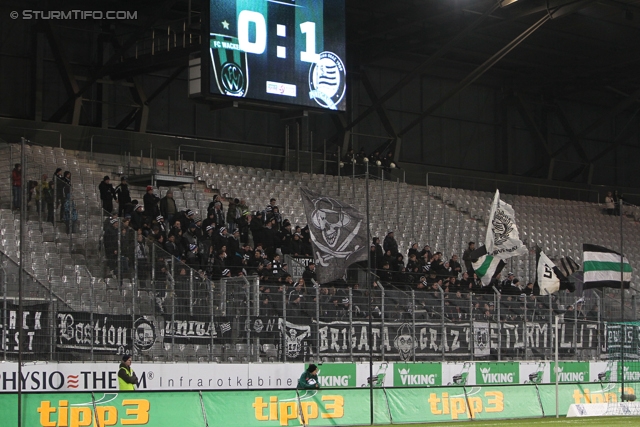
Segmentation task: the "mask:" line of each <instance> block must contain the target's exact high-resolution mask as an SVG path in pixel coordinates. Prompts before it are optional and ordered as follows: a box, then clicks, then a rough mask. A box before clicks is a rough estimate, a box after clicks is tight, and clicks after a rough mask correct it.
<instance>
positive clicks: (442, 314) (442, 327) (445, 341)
mask: <svg viewBox="0 0 640 427" xmlns="http://www.w3.org/2000/svg"><path fill="white" fill-rule="evenodd" d="M436 286H437V287H438V291H439V292H440V339H441V342H442V345H441V347H442V348H441V349H440V350H441V354H442V361H443V362H444V355H445V347H446V344H447V335H446V333H445V330H444V291H443V290H442V287H441V286H440V285H438V284H437V283H436Z"/></svg>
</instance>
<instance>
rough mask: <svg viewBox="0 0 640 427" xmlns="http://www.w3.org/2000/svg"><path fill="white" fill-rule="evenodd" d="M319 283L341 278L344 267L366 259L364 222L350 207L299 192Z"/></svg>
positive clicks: (325, 197)
mask: <svg viewBox="0 0 640 427" xmlns="http://www.w3.org/2000/svg"><path fill="white" fill-rule="evenodd" d="M300 192H301V194H302V202H303V203H304V211H305V214H306V216H307V224H308V225H309V233H310V235H311V242H312V244H313V254H314V258H315V260H316V276H317V279H318V282H319V283H328V282H331V281H333V280H336V279H338V278H340V277H342V276H343V275H344V274H345V271H346V269H347V267H348V266H349V265H351V264H353V263H355V262H358V261H363V260H366V259H367V255H368V253H367V221H366V219H365V217H364V215H362V214H361V213H360V212H358V210H357V209H356V208H354V207H353V206H351V205H349V204H347V203H344V202H341V201H339V200H336V199H334V198H333V197H329V196H323V195H321V194H319V193H315V192H313V191H311V190H309V189H306V188H300Z"/></svg>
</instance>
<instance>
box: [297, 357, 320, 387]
mask: <svg viewBox="0 0 640 427" xmlns="http://www.w3.org/2000/svg"><path fill="white" fill-rule="evenodd" d="M298 388H299V389H303V390H311V389H318V388H320V383H319V382H318V367H317V366H316V365H314V364H313V363H312V364H310V365H309V367H308V368H307V369H306V370H305V371H304V372H303V373H302V375H300V379H299V380H298Z"/></svg>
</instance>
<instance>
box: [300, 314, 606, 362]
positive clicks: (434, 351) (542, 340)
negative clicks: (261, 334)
mask: <svg viewBox="0 0 640 427" xmlns="http://www.w3.org/2000/svg"><path fill="white" fill-rule="evenodd" d="M294 326H295V327H297V328H302V327H303V326H302V325H294ZM368 328H369V324H368V322H362V321H359V322H353V329H352V330H351V333H349V329H350V328H349V324H348V323H346V322H331V323H324V322H320V324H319V326H318V335H317V337H313V338H311V339H310V340H309V339H308V338H307V340H309V341H310V343H311V344H313V345H314V346H315V345H316V342H317V343H318V346H319V350H320V355H321V356H337V357H348V356H350V355H351V354H353V356H354V357H367V356H368V355H369V345H373V353H374V355H378V356H379V355H380V354H381V352H382V347H383V346H384V353H385V357H389V358H390V359H396V358H397V359H399V360H409V359H410V358H413V351H414V349H415V354H416V360H424V359H427V358H432V357H437V356H441V355H442V352H443V346H444V353H445V354H449V355H453V356H465V357H469V356H470V355H471V352H472V351H473V353H474V356H476V357H482V356H489V355H490V354H495V353H497V351H498V347H500V351H501V352H503V353H508V352H509V351H514V350H516V351H517V350H524V349H525V348H528V349H531V350H532V351H534V352H535V351H536V350H537V351H544V349H551V348H552V347H553V346H554V336H553V331H552V329H551V325H550V324H548V323H544V322H528V323H527V324H526V328H525V325H524V324H523V323H522V322H518V323H508V322H505V323H486V322H485V323H483V322H475V323H473V325H471V324H470V323H445V325H444V333H442V332H441V331H442V324H441V323H440V322H416V324H415V333H414V332H413V325H412V324H411V323H396V322H394V323H385V324H384V332H383V331H382V329H381V324H380V323H375V324H374V325H373V328H372V331H373V342H372V343H370V342H369V333H368ZM312 330H315V328H312V329H310V331H312ZM598 332H599V331H598V327H597V324H595V323H588V322H578V323H573V322H566V323H564V324H562V325H559V329H558V334H559V335H558V338H559V339H558V345H559V348H560V350H561V351H566V350H571V349H576V350H583V349H593V350H597V349H598V342H599V340H598ZM574 333H575V340H574ZM296 336H299V333H297V334H296ZM305 338H306V337H305ZM289 341H291V340H289ZM294 344H295V343H294ZM350 347H351V348H350Z"/></svg>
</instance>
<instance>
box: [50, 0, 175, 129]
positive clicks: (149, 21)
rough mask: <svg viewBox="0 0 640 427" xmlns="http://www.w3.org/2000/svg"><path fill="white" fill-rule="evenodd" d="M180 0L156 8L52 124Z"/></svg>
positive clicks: (90, 78)
mask: <svg viewBox="0 0 640 427" xmlns="http://www.w3.org/2000/svg"><path fill="white" fill-rule="evenodd" d="M177 1H178V0H166V1H165V2H164V3H162V4H160V5H158V7H157V8H154V11H155V13H154V14H152V15H151V16H150V17H149V18H148V19H147V20H146V21H145V23H144V24H143V25H141V26H140V27H139V28H138V29H137V30H136V31H135V32H134V33H133V34H132V35H131V36H130V37H129V38H128V39H127V40H126V41H125V42H124V43H123V44H122V46H121V47H120V48H119V49H117V50H116V51H115V52H114V53H113V55H111V58H109V60H108V61H107V62H105V63H104V64H102V66H100V67H99V68H98V69H97V70H95V71H94V72H93V73H92V74H91V76H90V77H89V79H87V81H86V82H85V83H84V85H82V87H80V88H79V89H78V91H77V92H76V93H74V94H73V96H70V97H68V98H67V100H66V101H65V102H64V103H63V104H62V105H61V106H60V107H59V108H58V110H56V112H55V113H53V115H52V116H51V118H50V120H51V121H52V122H59V121H60V119H62V117H64V116H65V115H66V114H67V113H68V111H69V108H71V106H73V105H74V104H77V102H82V95H84V93H85V92H86V91H87V90H88V89H89V88H90V87H91V86H93V84H94V83H95V82H96V81H97V80H98V79H99V78H100V77H104V76H106V75H108V74H109V72H110V70H111V68H112V67H113V66H114V65H115V64H117V63H118V61H120V58H121V57H122V55H123V54H124V53H125V52H126V51H127V50H128V49H129V48H130V47H131V46H133V45H134V44H135V42H136V41H137V40H138V39H139V38H140V36H142V34H144V32H145V31H146V30H147V29H149V28H150V27H151V26H152V25H154V23H155V22H156V21H157V20H158V19H160V17H161V16H162V14H163V13H165V12H166V11H167V10H168V9H170V8H171V7H172V6H173V4H174V3H176V2H177Z"/></svg>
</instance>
